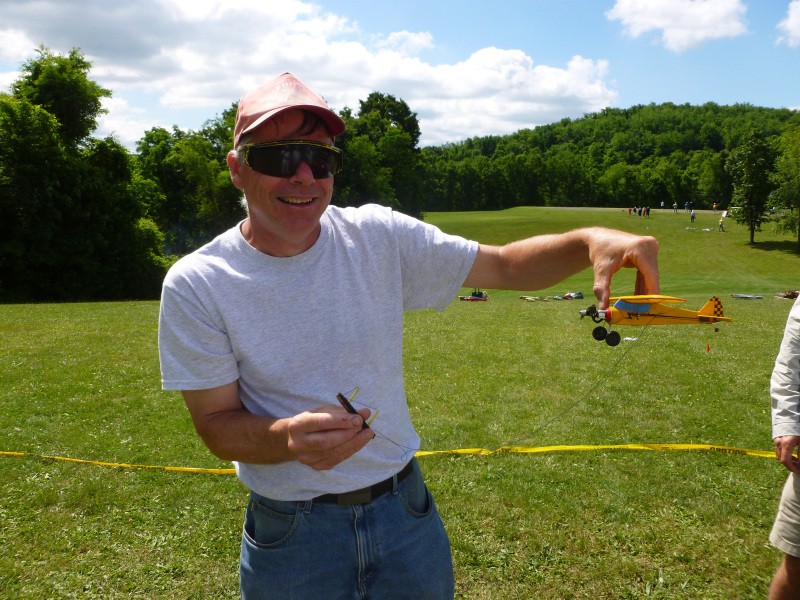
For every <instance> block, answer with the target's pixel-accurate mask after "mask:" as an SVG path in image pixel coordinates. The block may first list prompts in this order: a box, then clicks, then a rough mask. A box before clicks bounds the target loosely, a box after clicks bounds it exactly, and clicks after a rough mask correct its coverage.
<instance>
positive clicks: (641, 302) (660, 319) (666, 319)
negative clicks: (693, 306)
mask: <svg viewBox="0 0 800 600" xmlns="http://www.w3.org/2000/svg"><path fill="white" fill-rule="evenodd" d="M609 302H610V303H611V304H612V305H611V306H610V307H609V308H607V309H605V310H598V309H597V307H595V306H590V307H589V308H587V309H586V310H582V311H580V312H581V319H582V318H583V317H589V318H591V319H592V321H594V322H595V323H602V322H604V321H605V322H607V323H608V324H609V328H608V329H606V328H605V327H604V326H603V325H599V326H597V327H595V328H594V330H593V331H592V337H594V339H596V340H597V341H603V340H605V342H606V344H608V345H609V346H616V345H617V344H619V342H620V340H621V337H620V335H619V333H618V332H616V331H611V325H686V324H696V323H717V322H719V321H730V318H728V317H726V316H725V315H724V314H723V312H722V302H721V301H720V299H719V298H717V297H716V296H714V297H712V298H711V300H709V301H708V302H706V303H705V305H703V308H701V309H700V310H689V309H686V308H677V307H675V306H669V305H670V304H678V303H680V302H686V300H684V299H683V298H674V297H672V296H659V295H649V296H619V297H617V298H610V299H609Z"/></svg>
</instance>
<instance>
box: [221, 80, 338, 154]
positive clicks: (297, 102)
mask: <svg viewBox="0 0 800 600" xmlns="http://www.w3.org/2000/svg"><path fill="white" fill-rule="evenodd" d="M291 108H299V109H301V110H307V111H310V112H313V113H316V114H317V115H319V116H320V117H321V118H322V120H323V121H325V125H326V127H327V128H328V132H329V133H330V134H331V135H332V136H333V137H336V136H337V135H341V134H342V133H344V130H345V124H344V121H342V120H341V119H340V118H339V116H338V115H337V114H336V113H335V112H333V111H332V110H331V109H330V108H328V104H327V103H326V102H325V100H323V99H322V97H320V96H318V95H317V94H315V93H314V92H312V91H311V90H310V89H309V88H308V87H307V86H306V85H305V84H304V83H303V82H302V81H300V80H299V79H297V77H295V76H294V75H292V74H291V73H284V74H283V75H280V76H278V77H276V78H275V79H273V80H271V81H268V82H267V83H265V84H264V85H262V86H261V87H259V88H256V89H254V90H253V91H250V92H247V93H246V94H245V95H244V96H242V98H241V99H240V100H239V108H238V109H237V111H236V125H235V127H234V129H233V147H234V148H236V147H237V146H238V145H239V140H240V139H241V137H242V135H244V134H245V133H248V132H250V131H254V130H255V129H257V128H258V127H260V126H261V125H263V124H264V122H266V121H267V120H268V119H271V118H272V117H274V116H275V115H277V114H280V113H281V112H283V111H285V110H289V109H291Z"/></svg>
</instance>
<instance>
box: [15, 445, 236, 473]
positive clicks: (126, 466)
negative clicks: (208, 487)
mask: <svg viewBox="0 0 800 600" xmlns="http://www.w3.org/2000/svg"><path fill="white" fill-rule="evenodd" d="M0 456H32V457H34V458H38V459H44V460H60V461H65V462H71V463H80V464H84V465H95V466H97V467H117V468H119V469H159V470H161V471H178V472H181V473H212V474H214V475H233V474H235V473H236V470H235V469H200V468H196V467H162V466H158V465H136V464H127V463H112V462H103V461H99V460H83V459H80V458H69V457H67V456H49V455H47V454H28V453H27V452H2V451H0Z"/></svg>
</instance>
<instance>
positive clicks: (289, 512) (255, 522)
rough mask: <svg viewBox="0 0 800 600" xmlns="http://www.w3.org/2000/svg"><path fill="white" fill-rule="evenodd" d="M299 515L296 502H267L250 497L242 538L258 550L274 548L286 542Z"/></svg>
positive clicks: (298, 507)
mask: <svg viewBox="0 0 800 600" xmlns="http://www.w3.org/2000/svg"><path fill="white" fill-rule="evenodd" d="M299 515H300V505H299V504H298V503H296V502H278V501H268V500H266V499H260V498H254V497H252V496H251V498H250V503H249V504H248V505H247V511H246V512H245V517H244V536H245V538H246V539H247V540H248V541H249V542H250V543H252V544H253V545H254V546H257V547H259V548H274V547H276V546H280V545H281V544H283V543H285V542H286V540H288V539H289V538H290V537H291V535H292V532H293V531H294V529H295V527H296V526H297V521H298V519H299Z"/></svg>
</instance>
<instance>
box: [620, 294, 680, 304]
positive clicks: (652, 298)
mask: <svg viewBox="0 0 800 600" xmlns="http://www.w3.org/2000/svg"><path fill="white" fill-rule="evenodd" d="M617 300H623V301H625V302H630V303H631V304H652V303H654V302H663V303H666V304H676V303H678V302H686V300H685V299H683V298H675V297H674V296H661V295H659V294H650V295H644V296H615V297H613V298H609V299H608V301H609V302H610V303H611V304H614V303H615V302H616V301H617Z"/></svg>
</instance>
